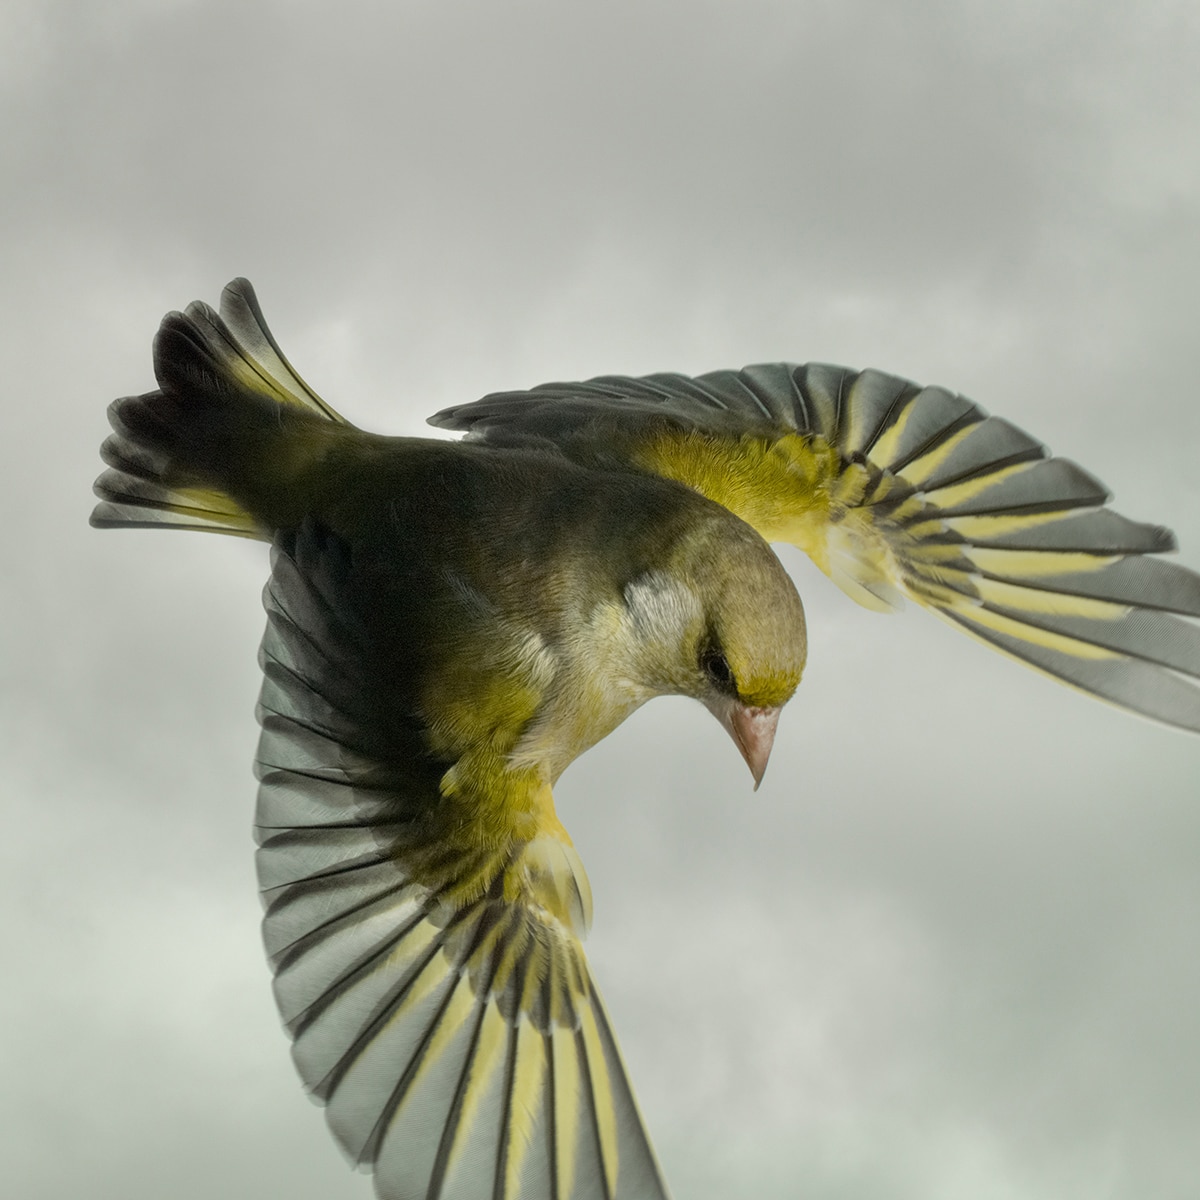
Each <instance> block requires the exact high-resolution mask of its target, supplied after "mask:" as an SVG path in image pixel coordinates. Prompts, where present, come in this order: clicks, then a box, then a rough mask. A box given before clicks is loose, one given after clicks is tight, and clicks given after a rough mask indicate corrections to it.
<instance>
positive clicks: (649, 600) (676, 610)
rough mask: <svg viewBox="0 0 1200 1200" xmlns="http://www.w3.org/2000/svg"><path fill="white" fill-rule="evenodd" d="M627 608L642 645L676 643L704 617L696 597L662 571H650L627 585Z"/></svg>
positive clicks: (634, 630) (688, 589) (635, 632)
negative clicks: (643, 643)
mask: <svg viewBox="0 0 1200 1200" xmlns="http://www.w3.org/2000/svg"><path fill="white" fill-rule="evenodd" d="M624 596H625V607H626V608H627V609H628V612H629V620H630V621H631V623H632V625H633V632H634V634H635V636H636V637H637V638H638V639H639V640H640V641H643V642H658V643H660V644H661V643H665V642H676V641H678V640H679V639H680V638H681V637H682V636H683V634H684V632H685V631H686V630H687V629H688V627H689V626H691V625H693V624H694V623H695V622H696V621H697V620H699V618H700V616H701V606H700V601H699V600H698V599H697V597H696V594H695V593H694V592H693V591H692V590H691V589H690V588H688V587H686V586H685V585H684V584H682V583H681V582H680V581H679V580H678V579H675V578H674V577H672V576H670V575H667V574H666V573H665V572H662V571H647V572H646V573H645V574H644V575H639V576H638V577H637V578H636V579H634V580H632V581H630V582H629V583H627V584H626V585H625V592H624Z"/></svg>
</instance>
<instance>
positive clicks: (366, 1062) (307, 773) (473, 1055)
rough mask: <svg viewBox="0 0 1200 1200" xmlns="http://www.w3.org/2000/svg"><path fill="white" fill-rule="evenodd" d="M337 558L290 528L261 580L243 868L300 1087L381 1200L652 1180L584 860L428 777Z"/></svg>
mask: <svg viewBox="0 0 1200 1200" xmlns="http://www.w3.org/2000/svg"><path fill="white" fill-rule="evenodd" d="M349 570H350V568H349V566H348V558H347V555H346V552H345V551H344V548H343V547H342V546H341V543H339V542H338V541H337V540H336V539H333V538H330V537H329V536H328V535H325V534H323V533H322V532H321V531H320V530H318V529H315V528H313V527H312V526H305V527H304V528H302V530H301V531H300V533H299V534H297V535H294V536H285V535H281V536H280V537H279V538H278V539H277V540H276V544H275V550H274V558H273V569H272V576H271V580H270V582H269V583H268V585H267V589H266V593H265V603H266V608H267V612H268V617H269V621H268V626H267V631H266V635H265V638H264V641H263V646H262V654H261V659H262V665H263V670H264V673H265V680H264V683H263V689H262V699H261V706H260V720H261V723H262V739H261V742H260V745H259V750H258V762H257V769H258V774H259V777H260V779H261V781H262V782H261V788H260V792H259V801H258V810H257V817H256V825H257V835H258V838H259V842H260V849H259V852H258V873H259V881H260V885H261V888H262V892H263V899H264V904H265V907H266V915H265V918H264V923H263V929H264V937H265V941H266V946H267V953H268V955H269V958H270V961H271V965H272V967H273V969H274V971H275V996H276V1000H277V1002H278V1005H279V1009H280V1013H281V1015H282V1017H283V1020H284V1022H285V1024H286V1026H287V1029H288V1031H289V1032H290V1034H291V1035H292V1037H293V1039H294V1046H293V1057H294V1059H295V1062H296V1065H297V1067H298V1069H299V1071H300V1074H301V1076H302V1078H303V1080H304V1083H305V1085H306V1086H307V1088H308V1089H309V1091H310V1092H311V1093H312V1094H313V1095H314V1096H315V1097H317V1098H318V1099H320V1100H321V1101H323V1102H324V1103H325V1105H326V1115H327V1117H328V1121H329V1125H330V1127H331V1129H332V1130H333V1133H334V1135H335V1136H336V1138H337V1140H338V1142H339V1143H340V1144H341V1146H342V1148H343V1149H344V1150H345V1152H346V1153H347V1154H348V1155H349V1157H350V1158H351V1159H352V1160H354V1162H355V1163H357V1164H360V1165H364V1166H367V1167H370V1168H372V1169H373V1170H374V1174H375V1187H376V1191H377V1193H378V1195H379V1196H380V1197H383V1198H386V1200H437V1198H439V1197H440V1198H443V1200H618V1198H624V1200H655V1198H665V1197H666V1196H667V1189H666V1186H665V1184H664V1183H663V1180H662V1177H661V1174H660V1172H659V1168H658V1166H657V1164H656V1162H655V1159H654V1154H653V1151H652V1149H651V1147H650V1144H649V1141H648V1139H647V1136H646V1133H645V1131H644V1129H643V1126H642V1122H641V1118H640V1116H639V1114H638V1111H637V1106H636V1103H635V1101H634V1098H633V1094H632V1092H631V1090H630V1086H629V1083H628V1080H627V1079H626V1075H625V1068H624V1066H623V1065H622V1062H621V1057H620V1053H619V1051H618V1048H617V1043H616V1040H615V1038H614V1037H613V1034H612V1031H611V1029H610V1027H609V1022H608V1018H607V1016H606V1014H605V1011H604V1007H603V1004H602V1003H601V1000H600V996H599V993H598V992H597V990H596V987H595V985H594V984H593V982H592V980H591V976H590V974H589V972H588V967H587V963H586V961H585V959H584V955H583V949H582V947H581V945H580V939H581V937H582V936H583V934H584V933H585V931H586V929H587V926H588V923H589V921H590V918H591V898H590V894H589V892H588V885H587V877H586V875H585V874H584V871H583V866H582V864H581V863H580V861H579V859H578V857H577V856H576V854H575V851H574V850H573V849H572V848H571V845H570V842H569V840H568V839H566V835H565V834H564V833H562V832H561V826H557V823H556V822H553V821H549V822H546V823H545V825H544V827H543V828H541V829H537V830H532V831H531V833H530V836H529V837H528V838H526V839H525V840H520V841H517V840H511V839H510V840H509V841H507V842H500V843H497V841H496V839H494V838H489V837H487V836H485V835H484V834H482V833H481V832H480V831H479V830H477V829H473V828H471V826H470V821H471V815H470V814H471V812H473V811H476V812H477V811H478V810H479V808H480V807H481V805H479V804H477V803H476V802H477V801H482V800H484V799H485V798H481V797H471V796H461V795H454V796H444V795H441V794H440V792H439V788H438V780H439V777H440V775H441V773H442V771H444V769H445V764H439V763H437V762H436V761H431V760H430V759H429V756H428V753H427V752H426V751H425V750H424V749H423V747H422V744H421V737H420V730H419V727H418V725H417V724H416V723H415V722H413V721H412V719H411V717H409V716H408V715H407V713H406V712H405V711H403V706H399V708H398V707H397V706H396V705H395V704H389V703H388V700H389V692H388V688H389V686H390V684H389V681H388V680H387V679H386V678H385V679H381V678H379V675H380V672H379V671H378V669H377V668H375V667H374V663H375V662H376V661H377V657H378V653H377V652H378V650H379V648H378V647H377V646H374V645H372V644H371V641H370V637H369V630H368V629H366V628H364V625H363V622H362V621H361V620H360V619H359V617H360V615H361V613H360V612H359V608H360V607H361V606H359V605H357V604H356V601H355V592H354V589H353V588H348V587H347V586H346V585H345V580H346V578H347V576H348V574H349ZM384 674H386V672H384ZM391 698H392V699H394V698H395V697H394V696H392V697H391ZM476 820H478V818H476ZM472 843H473V844H474V845H475V848H474V849H467V848H465V847H467V846H468V845H471V844H472Z"/></svg>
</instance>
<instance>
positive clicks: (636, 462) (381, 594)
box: [91, 279, 1200, 1200]
mask: <svg viewBox="0 0 1200 1200" xmlns="http://www.w3.org/2000/svg"><path fill="white" fill-rule="evenodd" d="M153 362H154V372H155V379H156V382H157V387H156V388H155V389H154V390H151V391H149V392H145V393H143V394H140V395H134V396H127V397H124V398H122V399H119V400H116V401H114V402H113V403H112V405H111V406H110V408H109V420H110V423H111V425H112V428H113V433H112V434H111V435H110V436H109V438H108V439H107V440H106V441H105V442H104V444H103V446H102V448H101V457H102V458H103V460H104V462H105V464H106V469H105V470H104V472H103V473H102V474H101V475H100V477H99V479H98V480H97V481H96V485H95V490H96V493H97V496H98V497H99V503H98V504H97V505H96V507H95V509H94V511H93V513H92V518H91V522H92V524H93V525H95V526H97V527H101V528H114V527H118V528H128V527H148V528H168V529H190V530H204V531H212V532H217V533H221V534H228V535H234V536H241V537H249V538H255V539H259V540H262V541H265V542H268V543H270V546H271V569H270V576H269V579H268V582H267V584H266V587H265V590H264V594H263V601H264V607H265V609H266V614H267V625H266V631H265V633H264V636H263V641H262V645H261V650H260V654H259V659H260V663H261V667H262V672H263V681H262V689H261V693H260V698H259V703H258V709H257V713H258V719H259V722H260V725H261V736H260V740H259V744H258V750H257V753H256V761H255V772H256V775H257V777H258V779H259V789H258V799H257V806H256V811H255V836H256V839H257V843H258V849H257V852H256V864H257V872H258V882H259V887H260V889H261V893H262V901H263V906H264V915H263V939H264V943H265V947H266V952H267V957H268V961H269V964H270V967H271V970H272V972H273V987H274V994H275V1000H276V1003H277V1006H278V1009H279V1013H280V1017H281V1019H282V1021H283V1024H284V1026H285V1028H286V1030H287V1032H288V1033H289V1035H290V1037H291V1039H292V1055H293V1059H294V1062H295V1065H296V1067H297V1069H298V1072H299V1075H300V1077H301V1080H302V1082H303V1084H304V1086H305V1088H306V1089H307V1090H308V1092H309V1093H310V1095H312V1096H313V1097H314V1098H316V1099H317V1100H318V1101H320V1102H321V1103H322V1104H324V1106H325V1113H326V1118H327V1122H328V1125H329V1127H330V1130H331V1131H332V1133H333V1136H334V1138H335V1140H336V1141H337V1143H338V1144H339V1145H340V1147H341V1148H342V1150H343V1151H344V1152H345V1154H346V1155H347V1156H348V1157H349V1159H350V1160H351V1161H352V1162H354V1163H355V1164H357V1165H359V1166H361V1167H364V1168H366V1169H369V1170H371V1171H372V1172H373V1176H374V1186H375V1190H376V1192H377V1194H378V1196H379V1197H380V1198H381V1200H438V1198H442V1200H474V1198H476V1197H478V1198H479V1200H485V1198H486V1200H658V1198H666V1197H668V1196H669V1194H670V1193H669V1188H668V1185H667V1182H666V1180H665V1178H664V1175H663V1172H662V1169H661V1166H660V1164H659V1162H658V1159H657V1157H656V1155H655V1152H654V1149H653V1146H652V1143H651V1140H650V1137H649V1134H648V1132H647V1130H646V1127H645V1122H644V1121H643V1118H642V1116H641V1114H640V1111H639V1109H638V1105H637V1101H636V1098H635V1095H634V1091H633V1088H632V1085H631V1083H630V1081H629V1074H628V1071H627V1069H626V1066H625V1063H624V1061H623V1058H622V1055H621V1052H620V1049H619V1046H618V1042H617V1039H616V1036H615V1034H614V1032H613V1029H612V1024H611V1022H610V1020H609V1017H608V1014H607V1012H606V1010H605V1007H604V1003H603V1000H602V997H601V994H600V991H599V989H598V987H597V985H596V983H595V981H594V980H593V978H592V975H591V972H590V970H589V967H588V964H587V960H586V958H585V955H584V951H583V940H584V938H585V936H586V934H587V931H588V928H589V926H590V923H591V918H592V896H591V890H590V886H589V884H588V879H587V874H586V871H585V869H584V866H583V863H582V861H581V860H580V857H579V855H578V853H577V852H576V850H575V848H574V846H573V844H572V842H571V838H570V835H569V833H568V832H567V830H566V829H565V828H564V827H563V825H562V823H561V821H560V820H559V818H558V816H557V814H556V812H555V807H554V797H553V788H554V785H555V783H556V781H557V779H558V778H559V776H560V775H561V774H562V772H563V770H564V769H565V768H566V767H567V766H568V765H569V764H570V763H571V762H572V761H573V760H574V759H575V758H576V757H578V756H579V755H580V754H582V753H583V752H584V751H585V750H587V749H588V748H589V747H591V746H593V745H595V744H596V743H597V742H599V741H601V740H602V739H603V738H605V737H606V736H607V735H608V734H609V733H611V732H612V731H613V730H614V729H615V728H616V727H617V726H618V725H620V723H621V722H622V721H624V720H625V719H626V718H627V717H628V716H629V715H630V714H631V713H632V712H634V711H635V710H636V709H637V708H639V707H640V706H641V705H643V704H645V703H646V702H647V701H649V700H651V699H653V698H655V697H657V696H663V695H681V696H687V697H691V698H693V699H696V700H699V701H700V702H701V703H702V704H703V705H704V706H705V707H707V708H708V709H709V711H710V712H711V713H712V714H713V716H714V717H715V718H716V719H717V720H718V721H719V722H720V724H721V725H722V727H723V728H724V729H725V730H726V732H727V733H728V734H729V736H730V738H731V739H732V741H733V742H734V745H735V747H736V749H737V751H738V752H739V753H740V755H741V756H742V758H743V759H744V760H745V762H746V764H747V766H748V768H749V770H750V772H751V776H752V779H753V783H754V786H755V787H757V786H758V784H759V782H760V781H761V780H762V778H763V773H764V771H765V770H766V767H767V762H768V759H769V756H770V753H771V749H772V746H773V743H774V739H775V736H776V731H777V727H778V722H779V717H780V712H781V710H782V708H783V707H784V705H786V703H787V702H788V700H789V699H790V698H791V697H792V695H793V693H794V692H795V691H796V689H797V687H798V686H799V684H800V682H801V677H802V675H803V672H804V666H805V660H806V655H807V630H806V625H805V618H804V608H803V605H802V602H801V598H800V596H799V594H798V593H797V590H796V587H795V585H794V583H793V582H792V580H791V578H790V577H789V575H788V574H787V572H786V571H785V570H784V568H783V567H782V565H781V564H780V561H779V559H778V558H777V557H776V555H775V552H774V551H773V550H772V548H771V544H772V543H777V542H786V543H791V544H793V545H796V546H798V547H799V548H800V549H802V550H803V551H805V552H806V553H807V554H808V555H809V557H810V558H812V560H813V561H814V562H815V563H816V565H817V566H818V567H819V568H820V569H821V570H822V571H823V572H825V573H826V574H827V575H828V576H829V577H830V578H831V579H832V580H833V582H834V583H836V584H837V585H838V586H839V587H840V588H841V589H842V590H843V591H844V592H845V593H846V594H847V595H849V596H850V597H851V598H852V599H853V600H855V601H856V602H858V603H859V604H861V605H864V606H865V607H867V608H871V609H876V610H881V611H888V610H891V609H895V608H898V607H900V606H901V605H902V604H903V603H904V602H905V600H906V599H908V600H912V601H914V602H915V603H917V604H918V605H920V606H922V607H924V608H926V609H928V610H930V611H932V612H934V613H935V614H936V615H938V616H939V617H941V618H943V619H945V620H946V621H948V622H950V623H951V624H954V625H957V626H959V627H960V628H962V629H963V630H965V631H966V632H967V633H969V634H971V635H973V636H974V637H976V638H978V639H980V640H982V641H984V642H986V643H988V644H990V645H991V646H993V647H994V648H996V649H998V650H999V651H1001V652H1002V653H1004V654H1006V655H1007V656H1009V657H1011V658H1014V659H1017V660H1019V661H1021V662H1024V663H1025V664H1026V665H1028V666H1030V667H1032V668H1034V669H1035V670H1037V671H1039V672H1041V673H1043V674H1045V675H1049V676H1051V677H1054V678H1057V679H1058V680H1060V681H1062V682H1064V683H1066V684H1068V685H1069V686H1072V687H1074V688H1076V689H1079V690H1082V691H1084V692H1087V693H1090V694H1092V695H1094V696H1096V697H1098V698H1100V699H1102V700H1104V701H1107V702H1109V703H1111V704H1114V705H1116V706H1118V707H1121V708H1125V709H1128V710H1130V711H1132V712H1135V713H1138V714H1141V715H1143V716H1146V717H1149V718H1151V719H1153V720H1156V721H1159V722H1162V723H1165V724H1168V725H1173V726H1176V727H1178V728H1181V729H1183V730H1187V731H1191V732H1200V627H1198V626H1197V625H1196V624H1195V623H1193V620H1192V619H1193V618H1197V617H1200V575H1198V574H1196V573H1195V572H1193V571H1191V570H1188V569H1187V568H1185V567H1183V566H1180V565H1178V564H1176V563H1173V562H1170V561H1167V560H1165V559H1164V558H1163V557H1161V556H1162V555H1163V554H1164V553H1167V552H1170V551H1173V550H1175V549H1176V545H1175V540H1174V538H1173V535H1172V534H1171V533H1170V532H1169V531H1168V530H1167V529H1165V528H1163V527H1161V526H1158V525H1151V524H1144V523H1140V522H1135V521H1132V520H1129V519H1127V518H1125V517H1122V516H1120V515H1119V514H1117V513H1115V512H1114V511H1113V510H1112V509H1111V508H1109V507H1108V500H1109V493H1108V491H1107V489H1106V488H1105V487H1104V485H1103V484H1101V483H1100V482H1099V481H1098V480H1097V479H1095V478H1094V477H1093V476H1092V475H1090V474H1089V473H1088V472H1086V471H1084V470H1083V469H1082V468H1080V467H1078V466H1076V465H1075V464H1074V463H1072V462H1070V461H1068V460H1066V459H1063V458H1057V457H1053V456H1051V455H1050V453H1049V451H1048V450H1047V449H1046V448H1045V447H1044V446H1043V445H1042V444H1041V443H1040V442H1039V441H1038V440H1037V439H1035V438H1033V437H1031V436H1030V435H1028V434H1026V433H1024V432H1023V431H1021V430H1020V429H1018V428H1017V427H1016V426H1014V425H1012V424H1010V423H1009V422H1007V421H1005V420H1003V419H1002V418H998V417H994V416H991V415H989V414H988V413H987V412H986V411H985V410H984V409H983V408H981V407H980V406H978V405H977V404H975V403H973V402H972V401H970V400H968V399H966V398H965V397H963V396H961V395H959V394H957V393H954V392H951V391H948V390H946V389H944V388H939V387H922V386H919V385H917V384H915V383H912V382H910V381H908V380H906V379H902V378H899V377H897V376H894V375H890V374H887V373H884V372H881V371H875V370H865V371H853V370H850V369H848V368H844V367H838V366H832V365H828V364H821V363H809V364H806V365H794V364H790V363H770V364H760V365H755V366H748V367H745V368H743V369H742V370H721V371H713V372H709V373H707V374H704V375H699V376H695V377H689V376H684V375H679V374H657V375H649V376H644V377H637V378H635V377H628V376H619V375H608V376H601V377H598V378H596V379H592V380H589V381H587V382H581V383H554V384H547V385H543V386H540V387H536V388H534V389H532V390H529V391H512V392H503V393H493V394H491V395H488V396H485V397H484V398H483V399H481V400H478V401H475V402H472V403H467V404H463V405H459V406H455V407H451V408H447V409H445V410H443V411H442V412H439V413H437V414H436V415H434V416H433V417H431V418H430V423H431V424H432V425H434V426H435V427H438V428H440V429H443V430H450V431H456V432H459V433H461V434H462V435H463V436H462V437H461V438H460V439H459V440H456V441H455V440H445V439H433V438H415V437H386V436H382V435H378V434H373V433H369V432H366V431H364V430H361V429H359V428H357V427H356V426H354V425H352V424H350V423H349V422H348V421H347V420H345V419H344V418H343V417H342V416H341V415H340V414H339V413H338V412H337V411H335V410H334V409H333V408H332V407H331V406H330V405H329V404H327V403H326V402H325V401H324V400H323V399H322V398H321V397H320V396H319V395H318V394H317V393H316V392H315V391H314V390H313V389H312V388H310V387H309V386H308V384H306V383H305V382H304V380H303V379H302V378H301V377H300V375H299V374H298V373H297V372H296V371H295V369H294V368H293V367H292V366H291V364H290V363H289V361H288V360H287V358H285V357H284V354H283V352H282V350H281V349H280V347H279V346H278V344H277V343H276V341H275V339H274V337H273V335H272V334H271V333H270V331H269V329H268V327H267V324H266V321H265V319H264V317H263V314H262V310H261V308H260V306H259V303H258V300H257V297H256V295H255V292H254V289H253V288H252V287H251V285H250V284H249V282H248V281H246V280H245V279H235V280H234V281H233V282H232V283H230V284H229V285H228V286H227V287H226V288H225V290H224V292H223V294H222V298H221V302H220V306H219V310H215V309H213V308H212V307H210V306H209V305H207V304H205V303H203V302H195V303H193V304H191V305H189V306H188V307H187V309H186V310H185V311H183V312H171V313H169V314H168V315H167V316H166V317H165V318H164V319H163V321H162V324H161V326H160V328H159V330H158V333H157V335H156V337H155V340H154V346H153Z"/></svg>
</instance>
